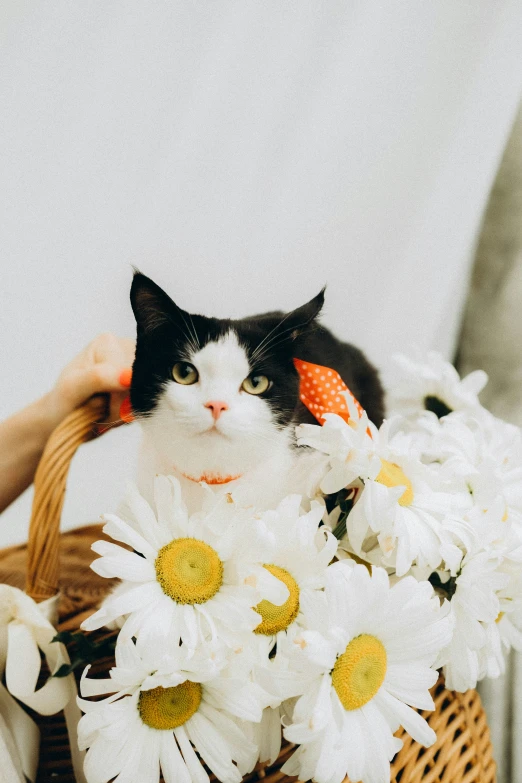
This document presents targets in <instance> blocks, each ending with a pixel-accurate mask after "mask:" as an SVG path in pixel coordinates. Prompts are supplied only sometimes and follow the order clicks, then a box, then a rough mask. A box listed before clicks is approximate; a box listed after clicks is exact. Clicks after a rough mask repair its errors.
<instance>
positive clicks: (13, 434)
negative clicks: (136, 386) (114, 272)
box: [0, 334, 135, 512]
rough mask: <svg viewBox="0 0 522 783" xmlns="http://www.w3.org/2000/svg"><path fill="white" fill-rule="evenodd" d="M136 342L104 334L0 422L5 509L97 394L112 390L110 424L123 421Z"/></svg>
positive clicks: (1, 505)
mask: <svg viewBox="0 0 522 783" xmlns="http://www.w3.org/2000/svg"><path fill="white" fill-rule="evenodd" d="M134 350H135V343H134V340H128V339H123V338H118V337H115V336H114V335H112V334H102V335H99V336H98V337H96V339H94V340H93V341H92V342H91V343H89V345H88V346H87V347H86V348H85V349H84V350H83V351H82V352H81V353H79V354H78V356H76V357H75V358H74V359H73V360H72V361H71V362H70V363H69V364H68V365H67V366H66V367H65V368H64V369H63V371H62V372H61V373H60V376H59V377H58V380H57V382H56V384H55V386H54V388H53V389H51V391H50V392H48V393H47V394H44V395H43V397H41V398H40V399H39V400H36V401H35V402H33V403H31V404H30V405H28V406H27V407H26V408H24V409H23V410H21V411H18V412H17V413H15V414H14V415H13V416H11V417H10V418H8V419H6V420H5V421H3V422H0V512H1V511H3V510H4V509H5V508H7V506H8V505H9V504H10V503H12V502H13V500H15V499H16V498H17V497H18V495H20V494H21V493H22V492H23V491H24V490H25V489H26V488H27V487H28V486H29V485H30V484H31V483H32V481H33V477H34V474H35V471H36V468H37V466H38V462H39V460H40V457H41V455H42V452H43V450H44V447H45V444H46V443H47V440H48V438H49V435H50V434H51V432H52V431H53V430H54V429H55V428H56V427H57V426H58V424H59V423H60V422H61V421H62V420H63V419H64V418H65V417H66V416H67V415H68V414H69V413H70V412H71V411H72V410H74V409H75V408H76V407H77V406H78V405H81V404H82V403H83V402H85V401H86V400H88V399H89V397H91V396H92V395H93V394H97V393H101V392H105V393H110V406H109V415H108V418H107V421H108V423H110V424H111V425H112V424H116V423H119V408H120V405H121V402H122V400H123V399H124V397H125V396H126V394H127V393H128V387H129V384H130V378H131V366H132V362H133V360H134Z"/></svg>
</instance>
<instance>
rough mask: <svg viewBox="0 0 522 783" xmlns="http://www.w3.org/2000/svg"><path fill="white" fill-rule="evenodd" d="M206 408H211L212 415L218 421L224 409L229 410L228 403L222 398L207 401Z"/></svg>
mask: <svg viewBox="0 0 522 783" xmlns="http://www.w3.org/2000/svg"><path fill="white" fill-rule="evenodd" d="M205 408H209V410H210V411H211V413H212V416H213V417H214V419H215V420H216V421H217V420H218V419H219V417H220V416H221V414H222V413H223V411H228V405H227V404H226V402H222V401H221V400H210V402H206V403H205Z"/></svg>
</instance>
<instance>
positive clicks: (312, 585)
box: [254, 495, 337, 647]
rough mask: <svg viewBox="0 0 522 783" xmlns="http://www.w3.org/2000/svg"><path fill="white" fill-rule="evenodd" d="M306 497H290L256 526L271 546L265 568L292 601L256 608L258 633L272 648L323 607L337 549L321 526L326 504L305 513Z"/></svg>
mask: <svg viewBox="0 0 522 783" xmlns="http://www.w3.org/2000/svg"><path fill="white" fill-rule="evenodd" d="M300 504H301V496H300V495H289V496H288V497H286V498H285V499H284V500H283V501H282V502H281V503H280V504H279V505H278V507H277V508H276V509H275V510H274V511H266V512H264V513H263V514H262V515H261V518H260V519H259V521H258V523H257V531H258V534H259V538H262V539H264V540H266V542H267V549H268V546H269V545H271V547H272V552H271V559H270V562H269V563H265V564H264V567H265V568H266V569H267V570H268V571H269V572H270V573H271V574H272V575H273V576H274V577H275V578H276V579H280V580H281V581H282V582H283V584H284V585H286V587H287V588H288V593H289V595H288V599H287V600H286V601H285V603H283V604H281V605H280V606H276V605H275V604H273V603H271V602H270V601H267V600H264V601H261V602H260V603H259V604H257V606H256V607H255V609H256V612H258V613H259V614H260V615H261V617H262V621H261V623H260V624H259V625H258V626H257V627H256V628H255V630H254V633H255V634H256V635H258V636H265V637H268V638H269V639H270V640H271V644H272V647H273V646H274V644H276V643H281V642H282V641H283V637H284V636H286V635H288V634H291V635H294V634H296V633H298V632H299V630H300V629H301V628H302V627H306V626H307V619H306V615H307V614H309V613H310V612H312V613H314V612H316V611H318V607H319V606H322V603H321V601H322V589H323V588H324V585H325V580H326V573H327V568H328V566H329V565H330V563H331V562H332V560H333V558H334V556H335V554H336V551H337V539H336V538H335V537H334V536H333V535H332V533H331V532H330V531H329V530H327V529H326V528H325V527H319V525H320V522H321V519H322V517H323V514H324V505H323V504H322V503H312V508H311V510H310V511H309V512H308V513H305V514H303V513H301V507H300Z"/></svg>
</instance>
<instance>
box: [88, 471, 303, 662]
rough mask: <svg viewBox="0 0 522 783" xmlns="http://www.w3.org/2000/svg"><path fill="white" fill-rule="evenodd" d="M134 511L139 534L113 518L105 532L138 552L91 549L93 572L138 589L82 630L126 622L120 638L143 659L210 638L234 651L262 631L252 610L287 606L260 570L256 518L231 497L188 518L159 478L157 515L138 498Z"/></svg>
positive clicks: (284, 592) (104, 545)
mask: <svg viewBox="0 0 522 783" xmlns="http://www.w3.org/2000/svg"><path fill="white" fill-rule="evenodd" d="M129 504H130V505H132V507H133V514H134V520H135V523H134V524H135V525H136V526H138V525H139V527H140V532H138V531H137V530H136V529H135V528H134V527H132V526H131V525H130V524H129V523H128V522H124V521H123V520H122V519H120V518H119V517H117V516H114V515H111V514H108V515H106V516H105V517H104V519H105V520H106V524H105V526H104V532H105V533H107V534H108V535H109V536H111V538H113V539H115V540H116V541H121V542H122V543H123V544H127V545H128V546H129V547H131V548H132V549H134V550H135V552H129V551H128V549H124V548H123V547H121V546H118V545H117V544H112V543H109V542H107V541H97V542H96V543H95V544H93V546H92V548H93V550H94V551H95V552H97V553H98V554H99V555H101V557H100V559H98V560H95V561H94V563H92V565H91V568H92V569H93V570H94V571H96V573H98V574H100V575H101V576H105V577H119V578H120V579H123V580H126V582H128V583H132V585H133V586H132V587H130V589H126V590H125V591H123V592H120V591H118V592H115V593H114V594H113V595H111V596H109V598H107V599H106V600H105V601H104V603H103V605H102V607H101V608H100V609H99V610H98V611H97V612H96V613H95V614H93V615H92V616H91V617H89V618H88V619H87V620H85V621H84V623H83V624H82V628H84V629H85V630H94V629H96V628H100V627H101V626H103V625H106V624H107V623H109V622H112V621H114V620H116V619H117V618H120V617H122V616H127V617H126V620H125V622H124V623H123V626H122V630H121V635H122V637H128V638H130V637H137V640H138V642H137V643H138V647H139V649H140V651H142V650H143V649H146V648H147V647H148V646H157V645H162V646H165V645H168V644H171V645H174V646H175V645H177V644H179V642H180V641H181V642H182V643H183V644H184V645H186V646H187V647H188V648H189V649H190V650H194V649H195V648H196V647H197V646H198V645H199V644H202V643H204V642H205V641H206V640H208V639H210V638H212V639H214V640H216V639H219V640H220V641H222V642H223V643H225V644H226V645H228V646H234V645H236V644H237V641H238V638H239V636H240V635H241V634H242V633H243V634H244V633H248V632H250V631H253V630H254V628H256V627H257V626H258V625H259V622H260V619H261V618H260V616H259V614H257V612H256V611H254V609H253V607H254V606H255V605H256V604H258V603H259V601H260V600H265V599H266V600H269V601H271V602H272V603H274V604H275V605H278V604H281V603H284V602H285V601H287V599H288V597H289V594H288V589H287V588H286V586H285V585H284V584H283V583H282V582H281V581H280V580H279V579H277V578H276V577H274V576H273V575H272V574H271V573H270V571H268V570H267V569H265V568H263V562H266V559H265V558H264V557H263V556H264V554H265V552H264V550H263V542H262V541H260V540H259V539H258V538H256V536H255V525H254V520H253V518H252V514H251V512H248V511H246V510H242V509H238V508H237V507H236V505H235V503H233V502H229V499H228V498H227V497H221V498H218V500H217V503H215V504H214V506H213V508H212V509H210V510H207V511H206V512H201V513H197V514H193V515H192V516H190V517H189V515H188V514H187V510H186V508H185V506H184V505H183V504H182V502H181V496H180V487H179V482H178V481H177V480H176V479H175V478H173V477H165V476H159V477H157V478H156V481H155V505H156V509H155V511H153V509H152V508H151V507H150V506H149V505H148V503H147V502H146V501H145V500H144V499H143V498H142V497H141V495H139V493H138V492H137V490H133V491H132V497H131V501H129ZM137 553H139V554H137ZM141 555H142V556H141ZM260 560H261V562H260Z"/></svg>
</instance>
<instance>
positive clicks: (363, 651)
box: [332, 633, 387, 710]
mask: <svg viewBox="0 0 522 783" xmlns="http://www.w3.org/2000/svg"><path fill="white" fill-rule="evenodd" d="M386 662H387V660H386V650H385V649H384V645H383V644H382V642H380V641H379V640H378V639H376V638H375V636H370V635H369V634H367V633H363V634H361V635H360V636H356V637H355V639H352V641H351V642H350V643H349V644H348V646H347V647H346V650H345V651H344V652H343V653H342V655H340V656H339V657H338V658H337V660H336V662H335V666H334V667H333V671H332V685H333V687H334V688H335V691H336V693H337V695H338V697H339V701H340V702H341V704H342V705H343V707H344V709H345V710H357V709H359V707H362V706H363V705H364V704H366V703H367V702H369V701H370V699H373V697H374V696H375V694H376V693H377V691H378V690H379V688H380V687H381V685H382V683H383V681H384V677H385V675H386Z"/></svg>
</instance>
